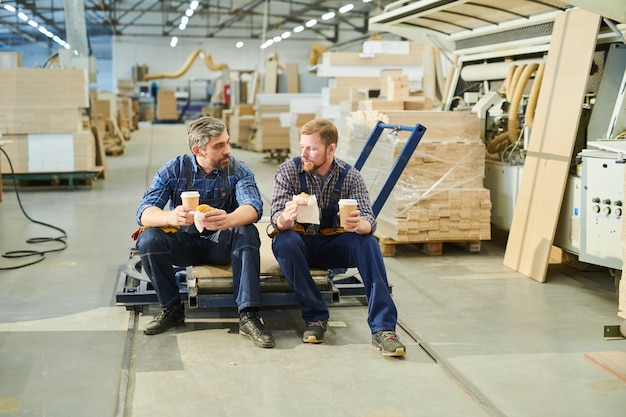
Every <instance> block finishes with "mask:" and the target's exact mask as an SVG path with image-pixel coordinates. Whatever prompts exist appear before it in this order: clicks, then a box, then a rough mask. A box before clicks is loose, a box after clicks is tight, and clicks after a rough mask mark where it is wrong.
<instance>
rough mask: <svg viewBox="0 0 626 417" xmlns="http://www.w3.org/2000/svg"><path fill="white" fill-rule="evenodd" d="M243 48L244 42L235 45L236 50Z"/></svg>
mask: <svg viewBox="0 0 626 417" xmlns="http://www.w3.org/2000/svg"><path fill="white" fill-rule="evenodd" d="M242 47H243V42H241V41H239V42H237V43H236V44H235V48H237V49H239V48H242Z"/></svg>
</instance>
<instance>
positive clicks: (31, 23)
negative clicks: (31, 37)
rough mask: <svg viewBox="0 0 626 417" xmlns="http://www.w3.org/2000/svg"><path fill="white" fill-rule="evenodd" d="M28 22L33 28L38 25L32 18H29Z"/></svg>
mask: <svg viewBox="0 0 626 417" xmlns="http://www.w3.org/2000/svg"><path fill="white" fill-rule="evenodd" d="M28 24H29V25H30V26H32V27H34V28H36V27H38V26H39V23H37V22H35V21H34V20H29V21H28Z"/></svg>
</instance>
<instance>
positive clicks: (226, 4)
mask: <svg viewBox="0 0 626 417" xmlns="http://www.w3.org/2000/svg"><path fill="white" fill-rule="evenodd" d="M81 3H84V21H85V22H86V31H87V36H88V38H93V37H95V36H113V35H116V36H154V37H171V36H178V37H179V38H182V37H204V38H219V39H241V40H246V39H258V40H260V41H262V40H264V39H267V38H271V37H273V36H277V35H281V34H282V33H284V32H285V31H288V30H292V29H293V28H294V27H296V26H298V25H304V24H305V23H306V22H307V21H309V20H310V19H316V20H317V21H318V23H317V24H316V25H315V26H314V27H312V28H310V29H307V30H305V31H304V32H303V33H300V34H298V35H299V36H300V37H301V39H303V40H315V41H322V42H327V43H330V44H334V45H337V44H343V43H349V42H352V41H355V40H361V39H365V38H366V37H367V34H368V21H369V18H370V17H371V16H375V15H377V14H378V13H380V12H381V10H382V9H383V8H384V7H385V6H386V5H388V4H390V3H392V1H391V0H387V1H386V0H373V1H372V0H369V1H367V0H365V1H364V0H345V1H337V0H329V1H324V0H317V1H316V0H200V1H198V5H197V8H196V9H195V11H194V13H193V15H192V16H191V17H190V18H189V22H188V24H187V27H186V29H184V30H180V29H179V25H180V22H181V18H182V17H183V16H184V15H185V11H186V10H187V9H188V8H189V6H190V1H189V0H187V1H174V0H164V1H161V0H85V1H84V2H83V1H81V0H31V1H7V0H0V49H2V48H6V47H11V46H15V45H19V44H23V43H25V42H43V43H46V42H51V41H50V40H49V39H47V37H46V36H45V34H43V33H41V31H40V30H39V28H38V27H34V26H32V25H31V24H29V20H31V21H35V22H37V23H38V24H39V27H41V26H45V28H46V29H48V30H49V31H50V32H53V33H55V34H57V35H58V36H60V37H61V38H65V37H66V36H67V35H66V34H67V33H68V25H72V24H75V23H76V22H77V19H75V14H74V10H75V7H76V6H75V5H76V4H81ZM66 4H69V5H72V4H74V7H73V8H72V7H70V6H68V10H67V11H68V13H66V9H65V6H66ZM346 4H352V5H353V8H352V9H351V10H350V11H347V12H345V13H339V8H340V7H342V6H345V5H346ZM5 6H8V8H9V9H10V8H11V7H13V8H14V9H16V12H20V11H21V12H22V13H23V14H22V15H21V16H22V18H20V17H19V14H18V13H16V12H11V11H10V10H7V9H6V8H5ZM329 11H334V12H335V13H336V16H335V17H334V18H332V19H329V20H323V19H322V15H323V14H325V13H327V12H329ZM25 17H27V19H26V20H24V18H25ZM70 27H71V26H70Z"/></svg>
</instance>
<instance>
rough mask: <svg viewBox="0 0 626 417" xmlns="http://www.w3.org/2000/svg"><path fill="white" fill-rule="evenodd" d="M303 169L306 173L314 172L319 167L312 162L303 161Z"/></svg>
mask: <svg viewBox="0 0 626 417" xmlns="http://www.w3.org/2000/svg"><path fill="white" fill-rule="evenodd" d="M302 169H304V172H313V171H315V170H316V169H317V167H316V166H315V164H314V163H313V162H311V161H302Z"/></svg>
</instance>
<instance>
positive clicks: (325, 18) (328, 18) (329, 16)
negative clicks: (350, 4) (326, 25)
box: [322, 12, 335, 20]
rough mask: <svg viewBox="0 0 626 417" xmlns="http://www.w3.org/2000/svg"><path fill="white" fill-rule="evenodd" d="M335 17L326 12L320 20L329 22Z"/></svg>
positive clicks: (333, 13) (333, 14)
mask: <svg viewBox="0 0 626 417" xmlns="http://www.w3.org/2000/svg"><path fill="white" fill-rule="evenodd" d="M333 17H335V12H328V13H324V14H323V15H322V20H330V19H332V18H333Z"/></svg>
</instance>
